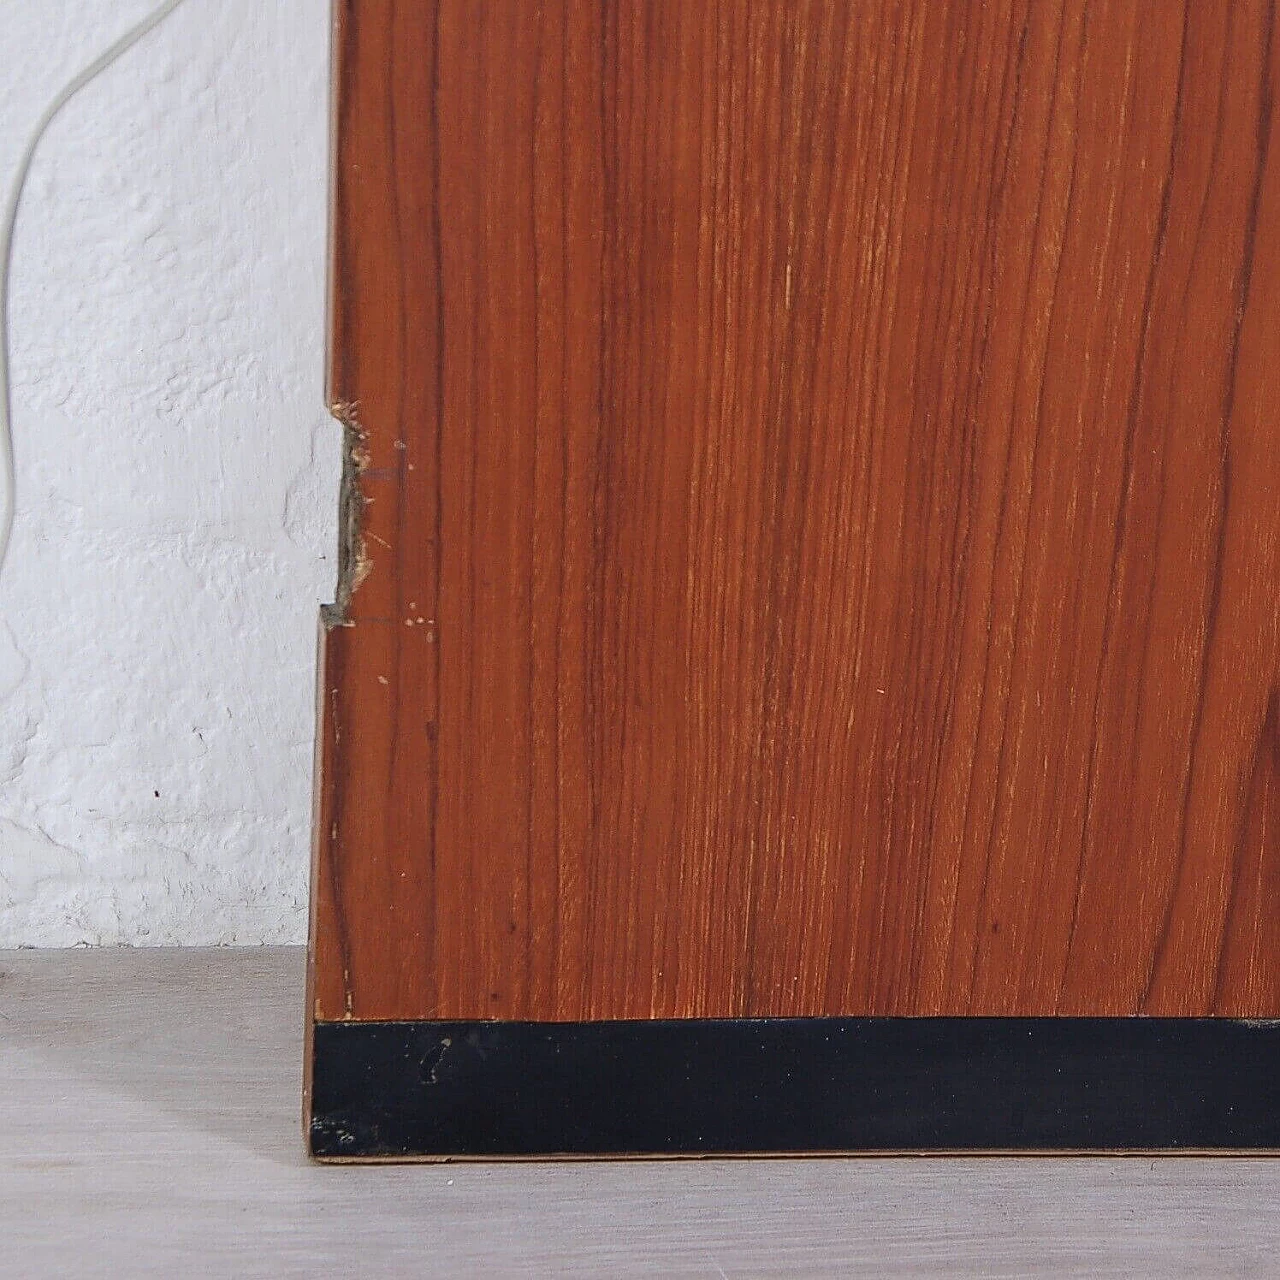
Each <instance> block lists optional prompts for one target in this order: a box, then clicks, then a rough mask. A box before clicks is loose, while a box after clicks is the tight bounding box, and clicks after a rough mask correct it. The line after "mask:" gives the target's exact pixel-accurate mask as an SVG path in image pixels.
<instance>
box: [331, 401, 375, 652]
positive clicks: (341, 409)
mask: <svg viewBox="0 0 1280 1280" xmlns="http://www.w3.org/2000/svg"><path fill="white" fill-rule="evenodd" d="M358 411H359V405H358V404H357V403H356V402H355V401H351V400H335V401H334V402H333V403H332V404H331V405H330V406H329V412H330V413H331V414H332V415H333V416H334V417H335V418H336V419H337V420H338V421H339V422H340V423H341V424H342V483H341V486H340V488H339V490H338V585H337V589H336V591H335V593H334V601H333V603H332V604H326V605H322V606H321V608H320V617H321V621H322V622H323V623H324V625H325V627H326V628H333V627H349V626H352V625H354V624H353V622H352V620H351V618H350V616H349V611H350V607H351V598H352V596H354V595H355V593H356V590H357V589H358V588H359V586H360V584H361V583H362V582H363V581H364V580H365V578H367V577H368V576H369V569H370V567H371V563H370V560H369V554H368V550H367V546H366V542H365V536H364V531H363V529H362V527H361V526H362V524H363V517H364V509H365V505H366V504H367V503H368V498H366V497H365V494H364V491H363V490H362V489H361V487H360V475H361V473H362V472H363V471H364V470H365V469H366V468H367V467H368V465H369V449H368V433H367V432H366V431H365V429H364V428H363V427H362V426H361V425H360V422H359V420H358V418H357V416H356V415H357V412H358Z"/></svg>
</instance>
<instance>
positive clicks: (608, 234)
mask: <svg viewBox="0 0 1280 1280" xmlns="http://www.w3.org/2000/svg"><path fill="white" fill-rule="evenodd" d="M1274 9H1275V5H1274V2H1273V0H1235V2H1233V3H1198V2H1194V0H1188V2H1187V3H1177V2H1175V0H1170V2H1169V3H1167V4H1164V3H1162V4H1159V5H1155V4H1151V3H1149V2H1148V0H1109V2H1108V0H1057V2H1056V3H1055V2H1052V0H1044V2H1041V0H985V2H979V0H953V2H948V0H914V2H912V0H894V2H890V0H844V2H841V0H750V2H749V3H748V2H747V0H709V2H708V3H706V4H688V3H682V2H681V0H606V3H603V4H601V3H591V4H587V3H579V2H578V0H542V2H541V3H537V4H534V3H525V2H524V0H506V2H502V0H492V2H490V3H475V2H474V0H434V2H433V3H427V2H425V0H423V2H421V3H407V2H403V3H395V2H394V0H339V2H338V4H337V7H336V18H337V26H336V32H337V35H336V44H335V49H336V56H337V69H336V154H335V163H334V179H335V194H334V226H333V252H334V261H333V274H332V282H333V298H332V325H333V332H332V351H331V400H332V402H333V403H334V404H335V405H339V404H340V405H341V413H342V415H343V416H344V417H345V418H346V420H347V421H348V422H349V423H351V424H352V425H351V427H350V435H349V438H350V440H351V443H352V448H351V468H350V469H351V473H352V474H351V485H350V492H349V500H348V503H347V509H348V512H349V514H350V515H351V538H350V541H349V547H348V551H349V555H348V557H347V586H348V587H351V588H352V589H351V590H350V591H349V592H347V591H346V590H345V589H344V591H342V592H340V603H342V604H343V605H344V608H343V609H342V610H341V611H340V613H339V614H337V615H331V616H330V617H329V618H328V625H327V626H326V628H325V630H324V636H323V639H324V656H323V663H322V680H321V730H320V735H319V752H320V773H319V777H320V785H319V788H318V818H317V851H316V895H315V918H314V923H313V952H314V955H313V963H314V973H313V1013H314V1015H315V1016H317V1017H320V1018H341V1017H344V1016H346V1017H356V1018H373V1019H376V1018H411V1017H428V1018H430V1017H441V1018H480V1017H504V1018H543V1019H580V1018H617V1017H662V1016H745V1015H812V1014H965V1013H972V1014H1053V1013H1062V1014H1085V1013H1089V1014H1133V1013H1140V1012H1144V1013H1153V1014H1155V1013H1159V1014H1210V1013H1216V1014H1230V1015H1235V1016H1276V1015H1280V911H1278V910H1277V906H1276V904H1277V902H1278V901H1280V678H1278V676H1280V610H1278V607H1277V587H1278V586H1280V563H1278V559H1280V503H1278V502H1277V494H1278V493H1280V410H1278V409H1277V407H1276V398H1275V395H1274V385H1275V384H1274V379H1275V374H1276V370H1277V369H1278V368H1280V169H1278V168H1277V166H1276V164H1275V163H1274V160H1275V157H1274V156H1273V154H1272V152H1273V132H1274V120H1273V93H1274V81H1275V75H1276V70H1277V57H1278V56H1280V40H1278V39H1277V35H1276V31H1275V12H1274ZM357 580H358V581H357ZM348 595H349V598H348Z"/></svg>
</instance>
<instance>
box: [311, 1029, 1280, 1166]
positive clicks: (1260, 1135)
mask: <svg viewBox="0 0 1280 1280" xmlns="http://www.w3.org/2000/svg"><path fill="white" fill-rule="evenodd" d="M312 1048H313V1059H312V1098H311V1107H312V1116H311V1125H310V1139H311V1151H312V1154H313V1155H314V1156H316V1157H317V1158H319V1159H338V1160H344V1159H345V1160H352V1159H356V1160H359V1159H378V1158H383V1159H385V1158H392V1159H395V1158H401V1159H411V1158H415V1157H417V1158H423V1157H428V1158H429V1157H437V1158H440V1157H448V1156H458V1157H466V1156H472V1157H474V1156H489V1157H503V1156H541V1155H579V1156H618V1155H660V1156H687V1155H712V1154H717V1153H720V1154H739V1155H741V1154H749V1153H776V1152H815V1153H816V1152H839V1151H851V1152H853V1151H940V1150H941V1151H984V1150H992V1151H1030V1150H1058V1151H1065V1150H1144V1151H1149V1150H1185V1149H1194V1150H1205V1149H1221V1150H1228V1149H1232V1150H1243V1149H1268V1148H1277V1147H1280V1022H1271V1021H1268V1022H1243V1021H1235V1020H1229V1019H1216V1018H1215V1019H1198V1018H766V1019H732V1020H687V1021H663V1022H657V1021H655V1022H587V1023H548V1022H322V1023H318V1024H317V1025H316V1026H315V1029H314V1041H313V1046H312Z"/></svg>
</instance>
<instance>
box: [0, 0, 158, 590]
mask: <svg viewBox="0 0 1280 1280" xmlns="http://www.w3.org/2000/svg"><path fill="white" fill-rule="evenodd" d="M182 2H183V0H164V3H163V4H161V5H159V6H157V7H156V8H155V9H153V10H152V11H151V13H149V14H148V15H147V16H146V17H145V18H143V19H142V21H141V22H139V23H137V24H136V25H135V26H132V27H130V28H129V30H128V31H126V32H125V33H124V35H122V36H121V37H120V38H119V39H118V40H116V41H115V42H114V43H113V44H112V45H111V46H110V47H109V48H107V49H105V50H104V51H103V52H102V53H100V54H99V55H98V56H97V57H96V58H94V60H93V61H92V62H91V63H89V65H88V66H87V67H85V69H84V70H83V71H81V72H80V74H79V75H78V76H76V77H75V79H74V80H72V81H70V82H69V83H68V84H67V86H66V87H65V88H64V89H63V90H62V92H61V93H59V94H58V96H57V97H56V98H54V100H53V101H52V102H51V103H49V105H48V106H47V107H46V108H45V109H44V114H43V115H42V116H41V117H40V119H39V121H38V122H37V124H36V127H35V129H34V130H33V131H32V133H31V136H30V137H29V138H28V139H27V145H26V147H25V148H24V149H23V152H22V158H21V159H20V160H19V161H18V171H17V173H15V174H14V177H13V183H12V185H11V186H10V187H9V195H8V198H7V199H6V201H5V206H4V224H3V226H2V227H0V487H2V488H3V498H4V515H3V517H0V573H3V571H4V564H5V560H6V559H7V558H8V555H9V539H10V537H11V536H12V534H13V516H14V511H15V508H16V505H17V492H16V490H17V486H16V483H15V481H14V468H13V400H12V394H11V391H10V387H9V268H10V266H11V265H12V260H13V228H14V224H15V223H16V222H17V220H18V205H19V204H20V203H21V202H22V189H23V187H24V186H25V185H26V181H27V171H28V170H29V169H30V168H31V158H32V157H33V156H34V155H35V153H36V148H37V147H38V146H39V145H40V139H41V138H42V137H44V132H45V130H46V129H47V128H48V127H49V125H50V124H51V123H52V122H53V118H54V116H56V115H57V114H58V112H59V111H61V110H62V108H63V107H65V106H66V105H67V103H68V102H70V101H71V99H72V98H74V97H75V96H76V94H77V93H79V92H80V90H81V89H83V88H84V87H85V85H87V84H88V83H89V82H90V81H91V80H93V79H94V78H95V77H97V76H98V75H100V74H101V73H102V72H103V71H105V70H106V69H107V68H108V67H109V66H111V64H112V63H113V62H115V61H116V59H117V58H119V57H120V56H121V55H122V54H125V53H127V52H128V51H129V50H130V49H132V48H133V46H134V45H135V44H137V43H138V41H139V40H141V39H142V37H143V36H145V35H146V34H147V33H148V32H149V31H151V30H153V29H154V28H155V27H158V26H159V25H160V23H162V22H163V21H164V20H165V19H166V18H167V17H168V16H169V15H170V14H171V13H172V12H173V11H174V10H175V9H176V8H177V7H178V6H179V5H180V4H181V3H182Z"/></svg>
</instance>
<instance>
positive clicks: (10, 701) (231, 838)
mask: <svg viewBox="0 0 1280 1280" xmlns="http://www.w3.org/2000/svg"><path fill="white" fill-rule="evenodd" d="M152 3H153V0H0V58H2V61H3V66H4V73H3V75H0V180H3V181H4V183H5V184H6V185H7V182H8V180H9V176H10V175H11V174H12V172H13V170H14V166H15V164H16V160H17V156H18V152H19V149H20V147H21V144H22V140H23V139H24V137H25V136H26V134H27V133H28V132H29V130H30V129H31V127H32V125H33V124H34V122H35V120H36V117H37V116H38V115H39V113H40V111H41V110H42V108H43V106H44V104H45V103H46V102H47V101H48V100H49V99H50V98H51V97H52V96H53V94H54V93H55V92H56V90H57V89H58V87H60V85H61V84H62V83H63V82H64V81H66V80H67V79H69V78H70V76H71V75H72V74H74V72H75V71H77V70H79V68H80V67H81V66H82V65H83V64H85V63H86V62H88V61H89V60H90V59H91V58H92V57H93V56H94V55H95V54H96V53H97V52H99V51H101V50H102V49H103V48H105V47H106V45H108V44H109V43H110V41H111V40H112V39H113V38H114V37H115V36H116V35H117V34H118V33H119V32H121V31H122V30H124V28H125V27H126V26H128V25H130V24H131V23H132V22H133V21H135V20H136V19H137V18H138V17H140V16H141V15H142V14H143V13H144V12H145V11H146V10H147V9H149V8H150V7H151V5H152ZM328 11H329V5H328V0H186V3H185V4H184V5H183V6H182V7H181V8H180V9H179V10H178V11H177V13H176V14H174V15H173V16H172V17H171V18H170V19H169V20H168V21H167V22H166V24H165V25H164V26H162V27H161V28H160V29H159V30H158V31H156V32H154V33H153V34H152V35H150V36H148V37H147V39H146V42H145V43H144V44H142V45H139V46H138V47H137V48H136V49H134V50H133V51H132V52H130V53H129V54H126V55H125V58H124V60H123V61H122V62H120V63H118V64H117V65H116V66H115V67H114V68H112V69H111V70H109V71H108V72H106V73H105V74H104V75H103V77H102V78H101V79H100V80H98V81H97V82H96V83H94V84H93V85H91V86H89V87H88V88H87V89H86V90H85V91H84V92H83V93H82V94H81V96H80V97H79V98H78V99H76V100H75V101H73V102H72V103H71V105H70V106H69V107H68V109H67V110H66V112H65V113H64V114H63V115H62V116H61V117H60V119H59V120H58V121H56V122H55V124H54V126H53V128H52V130H51V132H50V133H49V135H48V136H47V138H46V141H45V143H44V145H43V146H42V148H41V151H40V152H39V154H38V155H37V157H36V161H35V165H34V167H33V170H32V174H31V181H30V184H29V186H28V189H27V196H26V200H25V203H24V205H23V208H22V212H21V215H20V219H19V224H18V229H17V240H16V247H15V265H14V274H13V281H12V291H13V297H12V300H13V309H12V320H13V345H14V365H13V378H14V419H15V424H14V425H15V436H16V445H17V457H18V517H17V527H16V530H15V535H14V543H13V549H12V555H11V559H10V562H9V565H8V567H7V568H6V570H5V572H4V575H3V577H2V578H0V946H20V945H32V946H64V945H73V944H76V943H94V944H112V943H157V944H158V943H190V944H204V943H257V942H297V941H299V940H301V939H302V937H303V935H304V922H305V914H306V899H307V876H308V853H307V846H308V839H309V833H308V824H309V816H310V814H309V810H310V781H311V744H312V716H313V698H314V694H313V669H314V646H315V627H316V610H317V606H318V604H319V602H320V601H322V600H326V599H330V598H331V597H332V594H333V581H334V576H335V566H334V551H333V548H334V544H335V539H336V532H335V518H336V509H337V486H338V466H339V444H338V439H339V433H338V429H337V427H336V425H335V424H334V423H333V422H332V420H331V419H330V418H329V417H328V415H327V414H326V413H325V411H324V409H323V400H322V396H323V382H322V360H323V346H324V338H323V319H324V237H325V189H326V173H325V170H326V163H327V145H328V144H327V131H328V120H327V111H328V108H327V98H328V89H327V80H328V73H327V59H328Z"/></svg>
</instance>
